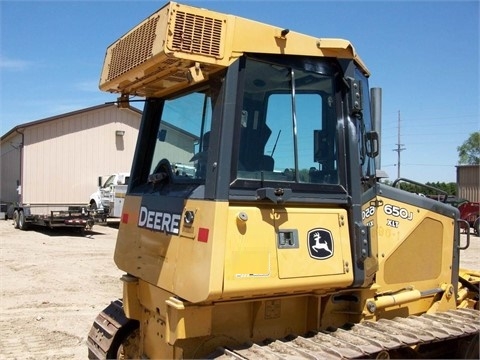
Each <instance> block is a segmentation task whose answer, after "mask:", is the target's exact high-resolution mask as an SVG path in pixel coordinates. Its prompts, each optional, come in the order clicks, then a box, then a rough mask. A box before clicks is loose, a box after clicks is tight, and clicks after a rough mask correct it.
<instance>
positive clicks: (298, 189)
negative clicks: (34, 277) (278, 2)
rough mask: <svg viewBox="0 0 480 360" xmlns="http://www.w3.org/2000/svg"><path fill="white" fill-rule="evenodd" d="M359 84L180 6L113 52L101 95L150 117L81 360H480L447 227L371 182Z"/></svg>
mask: <svg viewBox="0 0 480 360" xmlns="http://www.w3.org/2000/svg"><path fill="white" fill-rule="evenodd" d="M369 75H370V73H369V71H368V69H367V68H366V66H365V65H364V63H363V62H362V60H361V59H360V57H359V56H358V55H357V53H356V52H355V50H354V48H353V46H352V45H351V44H350V43H349V42H348V41H346V40H341V39H325V38H316V37H312V36H308V35H304V34H300V33H296V32H294V31H290V30H288V29H282V28H279V27H275V26H270V25H267V24H262V23H259V22H255V21H251V20H247V19H243V18H240V17H236V16H232V15H226V14H220V13H217V12H214V11H210V10H206V9H199V8H195V7H191V6H185V5H181V4H177V3H173V2H171V3H168V4H167V5H165V6H164V7H163V8H161V9H160V10H159V11H157V12H156V13H154V14H153V15H152V16H150V17H149V18H147V19H146V20H144V21H143V22H141V23H140V24H139V25H138V26H136V27H135V28H134V29H132V30H131V31H129V32H128V33H126V34H125V35H124V36H122V37H121V38H120V39H119V40H118V41H116V42H115V43H113V44H112V45H111V46H110V47H108V49H107V53H106V57H105V63H104V66H103V70H102V74H101V80H100V89H101V90H103V91H108V92H112V93H117V94H119V95H120V96H119V99H118V104H119V106H120V107H125V106H128V101H129V98H130V97H132V96H142V97H145V109H144V113H143V117H142V125H141V129H140V133H139V138H138V143H137V148H136V153H135V157H134V161H133V165H132V171H131V177H130V184H129V188H128V191H127V194H126V197H125V202H124V206H123V213H122V216H121V221H120V227H119V233H118V239H117V244H116V248H115V253H114V260H115V263H116V265H117V266H118V267H119V268H120V269H121V270H123V271H124V272H125V275H124V276H123V277H122V281H123V288H124V290H123V297H122V300H121V301H120V300H117V301H115V302H112V304H111V305H110V306H109V307H107V308H106V309H105V310H104V311H102V313H100V314H99V316H98V317H97V319H96V320H95V322H94V325H93V327H92V329H91V331H90V334H89V339H88V347H89V356H90V357H91V358H112V357H119V358H120V357H125V358H150V359H157V358H163V359H164V358H205V357H212V358H214V357H217V356H218V357H223V356H229V357H230V356H232V357H238V358H240V357H243V358H251V359H256V358H259V357H269V356H275V357H280V358H281V357H282V356H285V354H289V355H291V356H294V357H295V358H331V357H334V358H346V357H349V358H356V357H372V356H373V357H377V358H388V357H405V356H408V357H437V356H452V357H456V356H458V357H470V356H477V354H478V331H479V326H478V323H480V315H479V313H478V310H473V309H474V308H477V309H478V282H479V279H480V276H479V275H480V274H478V272H474V271H466V270H460V269H459V256H460V250H461V248H462V247H461V244H460V240H459V238H460V231H459V226H458V218H459V212H458V210H457V209H455V208H453V207H452V206H450V205H448V204H443V203H441V202H438V201H435V200H432V199H428V198H425V197H420V196H418V195H416V194H412V193H408V192H405V191H403V190H400V189H398V188H396V187H392V186H387V185H385V184H382V183H381V182H379V179H378V177H377V173H376V170H378V169H376V165H375V160H376V158H377V156H378V152H379V149H378V146H379V141H378V139H379V136H380V134H379V133H378V132H377V130H376V128H375V126H374V124H373V123H374V121H373V120H374V114H371V113H373V112H374V109H375V105H376V104H377V102H376V100H374V99H373V97H374V96H373V93H372V95H371V96H372V99H371V100H370V94H369V92H368V77H369ZM305 104H308V105H305ZM196 109H199V110H196ZM445 319H446V320H445ZM451 323H455V324H454V326H453V328H451V326H450V325H449V324H451ZM472 324H477V325H472ZM420 329H421V330H420ZM442 329H445V330H442ZM433 330H435V331H433ZM432 331H433V333H434V334H433V335H432ZM426 333H428V334H429V335H428V334H426ZM306 334H309V335H306ZM304 336H305V337H304ZM410 337H412V338H410ZM365 341H367V343H365ZM432 344H433V345H432ZM219 349H220V350H219ZM216 351H217V352H218V351H220V353H215V352H216ZM272 354H274V355H272Z"/></svg>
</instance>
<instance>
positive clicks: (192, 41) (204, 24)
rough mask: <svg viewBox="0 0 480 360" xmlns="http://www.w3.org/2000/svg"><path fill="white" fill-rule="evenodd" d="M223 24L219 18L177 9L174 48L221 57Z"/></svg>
mask: <svg viewBox="0 0 480 360" xmlns="http://www.w3.org/2000/svg"><path fill="white" fill-rule="evenodd" d="M222 24H223V21H222V20H219V19H214V18H211V17H206V16H201V15H196V14H190V13H186V12H184V11H177V12H176V15H175V26H174V34H173V39H172V47H173V50H179V51H183V52H187V53H193V54H199V55H206V56H214V57H220V55H221V39H222Z"/></svg>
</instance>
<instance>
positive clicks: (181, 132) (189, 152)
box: [150, 92, 212, 180]
mask: <svg viewBox="0 0 480 360" xmlns="http://www.w3.org/2000/svg"><path fill="white" fill-rule="evenodd" d="M211 117H212V104H211V98H210V97H209V96H208V94H207V93H205V92H196V93H191V94H188V95H186V96H182V97H179V98H176V99H173V100H167V101H165V105H164V109H163V114H162V121H161V123H160V129H159V131H158V134H157V136H156V142H155V148H154V153H153V159H152V163H151V165H150V174H153V173H155V172H157V171H158V169H157V168H158V167H159V166H160V162H161V161H162V160H163V159H166V160H168V163H169V164H170V167H171V170H172V173H173V176H174V178H175V179H185V180H188V179H204V177H205V167H206V162H207V154H208V145H209V133H210V126H211Z"/></svg>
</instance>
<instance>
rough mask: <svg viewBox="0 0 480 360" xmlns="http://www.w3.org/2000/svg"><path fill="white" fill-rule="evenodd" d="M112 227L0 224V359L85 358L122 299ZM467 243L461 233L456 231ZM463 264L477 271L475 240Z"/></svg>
mask: <svg viewBox="0 0 480 360" xmlns="http://www.w3.org/2000/svg"><path fill="white" fill-rule="evenodd" d="M117 232H118V230H117V228H116V227H115V226H112V225H109V226H101V225H96V226H94V228H93V231H91V232H87V233H86V236H82V235H81V234H79V233H75V232H74V231H72V230H68V231H67V230H60V229H56V230H46V229H42V228H37V229H35V230H29V231H20V230H16V229H14V228H13V226H12V222H11V220H10V221H3V220H2V221H0V244H1V247H0V249H1V250H0V290H1V297H0V359H86V358H87V347H86V338H87V334H88V331H89V329H90V326H91V324H92V322H93V320H94V318H95V316H96V315H97V314H98V312H100V311H101V310H102V309H103V308H104V307H105V306H107V305H108V304H109V303H110V301H112V300H114V299H116V298H119V297H121V292H122V287H121V282H120V280H119V278H120V277H121V276H122V275H123V272H121V271H120V270H118V269H117V268H116V266H115V264H114V262H113V251H114V248H115V239H116V235H117ZM462 238H463V241H465V235H463V236H462ZM461 259H462V260H461V265H462V266H463V267H465V268H470V269H476V270H480V238H479V237H476V236H473V235H472V237H471V245H470V248H469V249H468V250H466V251H464V252H463V254H462V258H461Z"/></svg>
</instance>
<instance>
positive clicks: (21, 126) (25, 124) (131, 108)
mask: <svg viewBox="0 0 480 360" xmlns="http://www.w3.org/2000/svg"><path fill="white" fill-rule="evenodd" d="M109 107H116V105H115V104H101V105H96V106H91V107H88V108H85V109H81V110H75V111H71V112H68V113H64V114H60V115H55V116H51V117H48V118H44V119H40V120H35V121H31V122H27V123H24V124H20V125H17V126H15V127H14V128H12V129H11V130H10V131H8V132H6V133H5V134H4V135H2V137H1V138H0V140H1V141H3V140H5V139H6V138H8V137H9V136H10V135H11V134H12V133H14V132H18V131H20V130H21V129H25V128H27V127H30V126H34V125H39V124H43V123H46V122H49V121H55V120H58V119H61V118H65V117H68V116H74V115H78V114H82V113H86V112H89V111H94V110H99V109H104V108H109ZM126 110H130V111H133V112H135V113H138V114H139V115H142V111H141V110H139V109H137V108H134V107H129V108H126Z"/></svg>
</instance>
